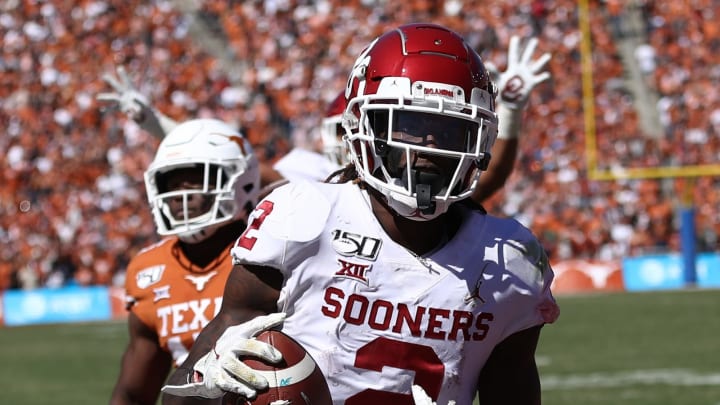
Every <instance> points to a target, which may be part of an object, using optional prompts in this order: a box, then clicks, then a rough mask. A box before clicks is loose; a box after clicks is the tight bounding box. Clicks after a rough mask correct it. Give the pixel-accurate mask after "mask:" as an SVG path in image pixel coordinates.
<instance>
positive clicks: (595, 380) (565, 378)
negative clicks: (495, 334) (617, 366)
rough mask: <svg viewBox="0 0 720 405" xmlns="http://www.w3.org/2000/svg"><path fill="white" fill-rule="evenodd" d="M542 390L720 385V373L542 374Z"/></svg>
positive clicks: (640, 371) (685, 371) (677, 370)
mask: <svg viewBox="0 0 720 405" xmlns="http://www.w3.org/2000/svg"><path fill="white" fill-rule="evenodd" d="M540 379H541V382H542V389H543V390H571V389H579V388H613V387H623V386H633V385H673V386H700V385H718V386H720V373H700V372H697V371H693V370H688V369H652V370H633V371H623V372H618V373H590V374H569V375H554V374H543V373H542V372H541V373H540Z"/></svg>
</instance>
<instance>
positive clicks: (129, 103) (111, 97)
mask: <svg viewBox="0 0 720 405" xmlns="http://www.w3.org/2000/svg"><path fill="white" fill-rule="evenodd" d="M116 70H117V78H115V77H113V76H112V75H111V74H109V73H105V74H104V75H103V76H102V79H103V80H104V81H105V83H107V84H109V85H110V86H111V87H112V88H113V89H114V90H115V92H114V93H99V94H98V95H97V99H98V100H100V101H107V102H115V103H117V105H118V107H119V108H120V111H122V112H123V114H127V115H128V117H130V118H131V119H132V120H134V121H139V120H141V116H142V114H143V109H150V108H151V107H150V101H149V100H148V98H147V97H145V95H143V94H141V93H140V92H139V91H138V90H137V89H136V88H135V87H134V86H133V84H132V82H131V81H130V77H129V76H128V74H127V72H126V71H125V68H124V67H122V66H118V67H117V69H116Z"/></svg>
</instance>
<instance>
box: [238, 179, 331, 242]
mask: <svg viewBox="0 0 720 405" xmlns="http://www.w3.org/2000/svg"><path fill="white" fill-rule="evenodd" d="M316 185H317V184H315V183H311V182H309V181H298V182H290V183H288V184H286V185H283V186H281V187H278V188H277V189H275V190H273V192H272V193H270V194H269V195H268V196H267V197H266V198H265V199H264V200H263V201H261V202H260V203H259V204H258V205H257V208H256V210H255V211H253V213H252V214H251V215H250V218H248V224H253V221H254V220H255V218H258V217H259V216H262V215H264V216H265V218H264V220H263V221H262V225H261V226H259V227H258V229H259V230H260V231H262V232H264V233H267V234H269V235H271V236H272V237H274V238H277V239H283V240H287V241H294V242H307V241H311V240H313V239H315V238H317V237H318V236H319V235H320V233H321V232H322V230H323V229H324V228H325V223H326V222H327V218H328V216H329V215H330V208H331V207H330V202H329V201H328V199H327V198H326V196H325V195H323V194H322V193H321V192H320V190H318V189H317V188H316ZM263 206H264V207H266V208H264V209H263V208H262V207H263Z"/></svg>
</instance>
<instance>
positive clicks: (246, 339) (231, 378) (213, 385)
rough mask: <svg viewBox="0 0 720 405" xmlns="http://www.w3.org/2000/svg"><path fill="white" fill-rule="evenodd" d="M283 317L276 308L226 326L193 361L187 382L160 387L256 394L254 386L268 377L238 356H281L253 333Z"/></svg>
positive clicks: (185, 393) (199, 393)
mask: <svg viewBox="0 0 720 405" xmlns="http://www.w3.org/2000/svg"><path fill="white" fill-rule="evenodd" d="M284 319H285V313H283V312H278V313H274V314H270V315H263V316H258V317H257V318H254V319H252V320H250V321H248V322H245V323H242V324H240V325H235V326H231V327H229V328H227V329H226V330H225V332H223V334H222V336H220V338H219V339H218V340H217V342H216V343H215V347H214V348H213V350H211V351H210V352H209V353H208V354H206V355H205V356H203V357H201V358H200V359H199V360H198V361H197V362H196V363H195V365H194V366H193V374H192V376H189V377H188V383H187V384H183V385H166V386H164V387H163V388H162V391H163V392H165V393H168V394H171V395H176V396H180V397H203V398H210V399H214V398H220V397H221V396H223V395H224V394H225V392H233V393H236V394H240V395H242V396H243V397H245V398H248V399H252V398H255V396H256V395H257V391H256V390H261V389H264V388H266V387H267V386H268V381H267V379H266V378H265V377H263V376H262V375H260V374H258V373H257V372H255V370H253V369H252V368H250V367H248V366H247V365H245V363H243V362H242V361H241V360H240V359H239V356H252V357H257V358H260V359H263V360H266V361H269V362H271V363H277V362H278V361H280V360H282V354H280V352H279V351H278V350H277V349H275V348H274V347H272V346H271V345H269V344H267V343H264V342H261V341H259V340H256V339H254V338H253V337H254V336H257V335H258V334H259V333H260V332H262V331H264V330H268V329H271V328H273V327H275V326H277V325H279V324H281V323H282V322H283V320H284Z"/></svg>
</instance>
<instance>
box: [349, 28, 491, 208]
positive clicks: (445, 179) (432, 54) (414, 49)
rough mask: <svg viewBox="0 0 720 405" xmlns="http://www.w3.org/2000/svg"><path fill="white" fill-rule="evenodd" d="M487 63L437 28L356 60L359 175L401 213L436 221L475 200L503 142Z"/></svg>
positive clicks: (404, 36)
mask: <svg viewBox="0 0 720 405" xmlns="http://www.w3.org/2000/svg"><path fill="white" fill-rule="evenodd" d="M494 93H495V86H494V85H493V84H492V82H491V81H490V78H489V75H488V72H487V70H486V69H485V66H484V65H483V62H482V60H481V59H480V56H479V55H478V54H477V53H476V52H475V51H474V50H472V49H471V48H470V47H469V46H468V45H467V44H466V43H465V41H464V40H463V39H462V38H461V37H460V36H459V35H457V34H456V33H454V32H452V31H450V30H448V29H447V28H445V27H442V26H439V25H435V24H409V25H403V26H401V27H399V28H396V29H394V30H392V31H390V32H387V33H385V34H383V35H382V36H380V37H378V38H377V39H375V40H374V41H373V42H372V43H371V44H370V45H369V46H368V47H367V48H365V50H364V51H363V52H362V53H361V54H360V56H359V57H358V58H357V60H356V61H355V65H354V67H353V69H352V72H351V73H350V77H349V79H348V82H347V88H346V89H345V97H346V99H347V100H348V106H347V108H346V113H345V114H344V115H343V126H344V127H345V129H346V131H347V132H346V139H347V141H348V142H349V145H350V155H351V159H352V161H353V162H354V164H355V166H356V168H357V171H358V173H359V175H360V176H361V177H362V179H363V181H365V182H366V183H367V184H368V185H369V186H370V187H373V188H374V189H376V190H378V191H380V192H381V193H382V194H383V195H385V197H386V198H387V201H388V204H389V205H390V207H392V209H394V210H395V211H396V212H397V213H398V214H400V215H403V216H405V217H407V218H410V219H414V220H428V219H432V218H435V217H437V216H438V215H440V214H442V213H443V212H445V211H447V208H448V206H449V205H450V204H451V203H453V202H455V201H459V200H462V199H464V198H467V197H469V196H470V195H471V194H472V192H473V189H474V188H475V185H476V184H477V178H478V176H479V174H480V171H481V170H485V169H486V168H487V165H488V162H489V159H490V149H491V148H492V146H493V144H494V142H495V138H496V137H497V116H496V114H495V101H494V100H495V94H494Z"/></svg>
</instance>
